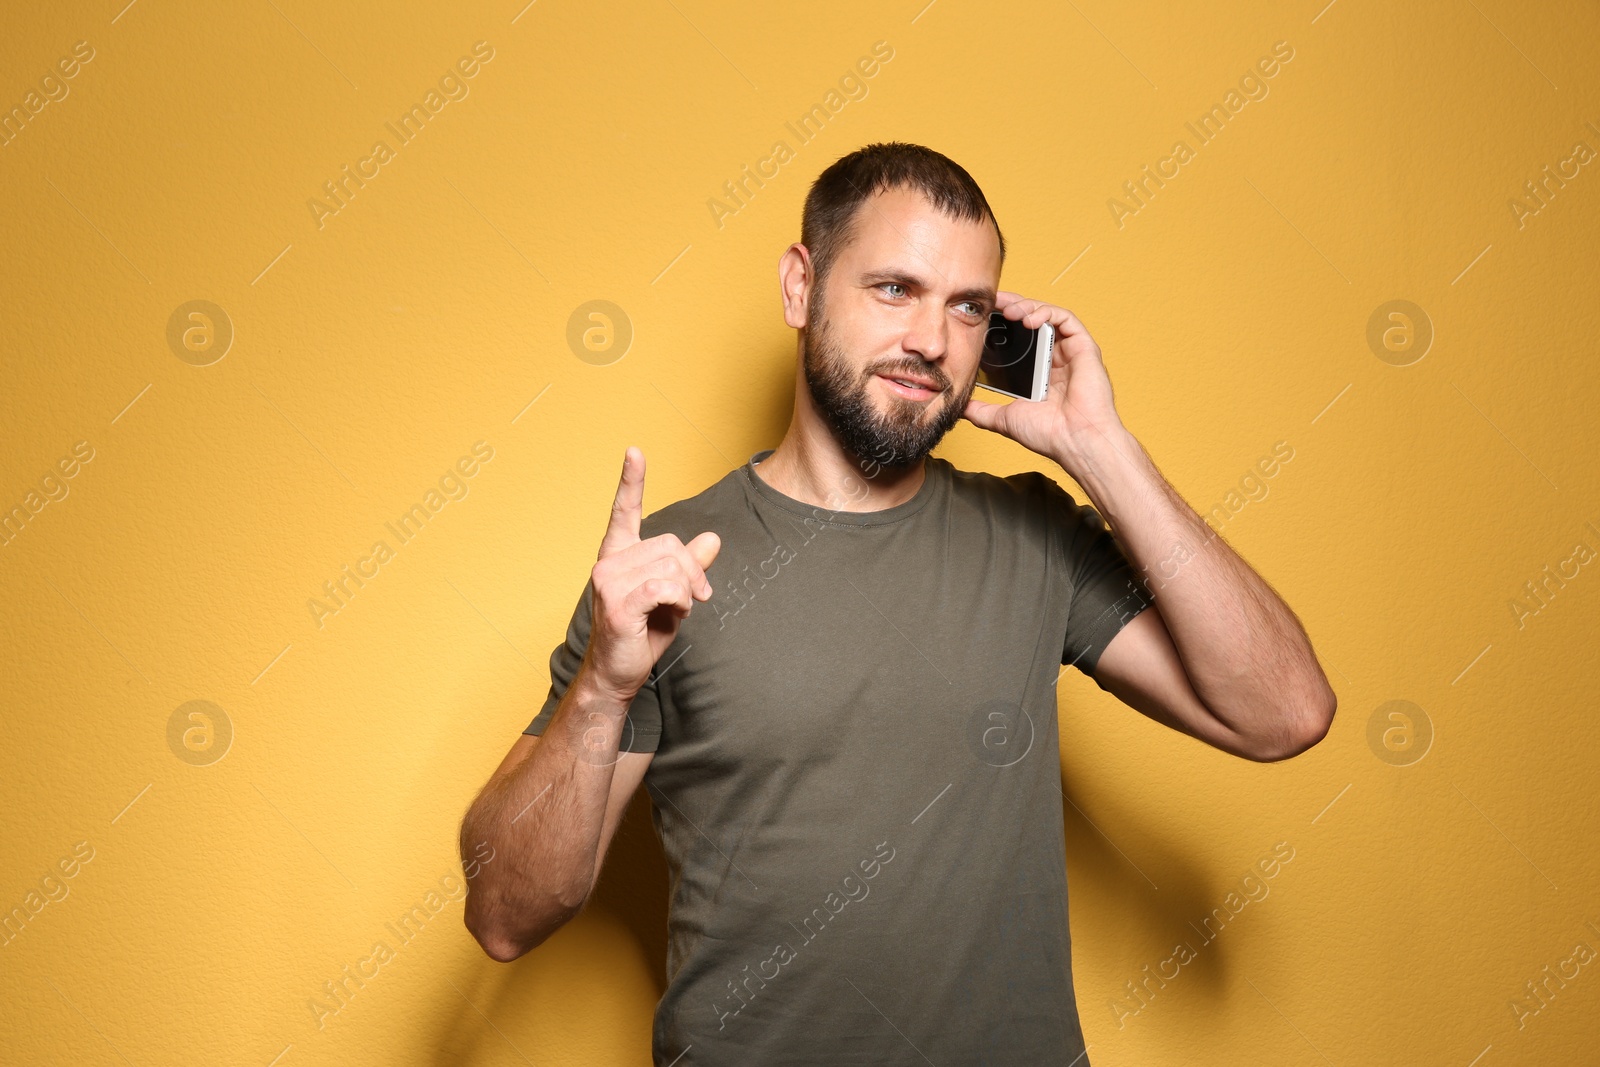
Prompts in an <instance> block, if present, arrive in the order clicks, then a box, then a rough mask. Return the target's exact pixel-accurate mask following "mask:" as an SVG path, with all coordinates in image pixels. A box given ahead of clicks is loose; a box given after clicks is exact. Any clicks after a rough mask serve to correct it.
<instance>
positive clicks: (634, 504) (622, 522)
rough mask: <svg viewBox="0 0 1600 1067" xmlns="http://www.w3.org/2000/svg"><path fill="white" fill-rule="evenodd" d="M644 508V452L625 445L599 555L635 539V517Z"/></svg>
mask: <svg viewBox="0 0 1600 1067" xmlns="http://www.w3.org/2000/svg"><path fill="white" fill-rule="evenodd" d="M643 510H644V453H643V452H641V451H639V450H638V449H637V448H634V447H633V446H632V445H629V446H628V449H627V451H625V452H623V454H622V479H621V480H620V481H619V482H617V498H616V500H615V501H613V502H612V504H611V521H610V522H609V523H607V524H606V535H605V537H604V538H603V539H602V540H601V542H600V558H601V559H605V558H606V557H607V556H609V555H611V554H612V553H613V552H620V551H622V550H623V549H624V548H627V547H628V546H629V545H634V544H638V542H639V518H640V512H642V511H643Z"/></svg>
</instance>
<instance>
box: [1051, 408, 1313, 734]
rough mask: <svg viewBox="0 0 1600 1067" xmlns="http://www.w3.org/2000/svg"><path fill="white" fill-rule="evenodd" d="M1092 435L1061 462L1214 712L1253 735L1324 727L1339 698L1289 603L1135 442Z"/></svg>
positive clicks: (1120, 433) (1122, 434) (1123, 434)
mask: <svg viewBox="0 0 1600 1067" xmlns="http://www.w3.org/2000/svg"><path fill="white" fill-rule="evenodd" d="M1086 436H1087V437H1088V440H1080V441H1078V442H1075V444H1074V445H1073V447H1072V448H1071V450H1070V451H1069V452H1068V453H1067V454H1065V455H1062V456H1059V457H1056V458H1057V461H1058V462H1060V463H1061V466H1062V467H1063V469H1065V470H1067V471H1068V472H1069V473H1070V474H1072V476H1073V477H1074V478H1075V479H1076V480H1077V482H1078V484H1079V485H1081V486H1083V489H1084V491H1085V492H1086V493H1087V494H1088V495H1089V498H1090V502H1091V503H1092V504H1093V505H1094V507H1095V510H1096V511H1098V512H1099V513H1100V515H1101V516H1102V517H1103V518H1104V519H1105V520H1106V522H1107V523H1108V524H1110V526H1111V528H1112V530H1113V531H1114V532H1115V533H1116V535H1117V538H1118V540H1119V541H1120V542H1121V543H1122V545H1123V547H1124V549H1125V551H1126V552H1127V555H1128V558H1129V560H1130V562H1132V563H1133V564H1134V566H1135V568H1136V569H1137V570H1138V571H1139V573H1140V575H1141V581H1142V582H1143V584H1144V585H1145V589H1146V592H1147V593H1148V594H1150V595H1151V596H1152V597H1153V598H1154V599H1155V601H1156V603H1157V604H1158V605H1159V606H1160V611H1161V618H1162V621H1163V622H1164V623H1165V624H1166V627H1167V630H1168V632H1169V633H1170V634H1171V635H1172V642H1173V645H1174V646H1175V647H1176V648H1177V650H1178V654H1179V656H1180V658H1181V659H1182V660H1183V666H1184V672H1185V674H1187V675H1188V678H1189V681H1190V684H1191V685H1192V686H1193V688H1194V691H1195V693H1196V695H1198V696H1199V697H1200V699H1201V700H1202V701H1203V702H1204V703H1205V705H1206V707H1207V709H1208V710H1209V711H1210V712H1211V713H1212V715H1214V716H1215V717H1216V718H1217V719H1218V720H1220V721H1221V722H1222V723H1224V724H1225V725H1227V726H1228V727H1230V728H1231V729H1233V730H1234V731H1236V732H1237V733H1239V734H1241V735H1243V736H1247V737H1261V738H1275V737H1281V736H1282V735H1283V733H1284V731H1285V729H1286V728H1287V729H1290V730H1294V731H1299V730H1300V729H1313V728H1315V727H1316V726H1318V725H1320V722H1319V720H1321V719H1322V718H1323V717H1324V716H1323V709H1327V708H1331V706H1332V703H1333V699H1334V698H1333V692H1332V690H1331V688H1330V687H1329V686H1328V682H1327V679H1326V678H1325V677H1324V675H1323V673H1322V669H1321V667H1320V666H1319V665H1318V663H1317V660H1316V655H1315V653H1314V652H1313V651H1312V648H1311V643H1310V641H1309V640H1308V639H1307V637H1306V634H1305V631H1304V630H1303V629H1302V627H1301V626H1300V622H1299V620H1298V619H1296V618H1295V616H1294V613H1293V612H1292V611H1291V610H1290V609H1289V607H1288V605H1287V604H1285V603H1284V602H1283V600H1282V599H1281V598H1280V597H1279V596H1278V595H1277V594H1276V593H1274V592H1273V591H1272V588H1271V587H1270V586H1269V585H1268V584H1267V583H1266V582H1265V581H1264V580H1263V579H1262V578H1261V577H1260V575H1258V574H1256V572H1255V571H1254V570H1253V569H1251V567H1250V566H1249V565H1248V564H1247V563H1245V562H1244V560H1242V559H1241V558H1239V555H1238V554H1237V553H1236V552H1234V550H1233V549H1232V548H1231V547H1230V546H1229V545H1228V543H1227V542H1226V541H1224V540H1223V539H1222V538H1221V537H1220V536H1219V535H1218V534H1217V533H1216V532H1215V531H1213V530H1212V529H1211V528H1210V527H1209V526H1208V525H1206V523H1205V520H1203V519H1202V518H1200V516H1199V515H1198V514H1196V513H1195V510H1194V509H1193V508H1191V507H1190V506H1189V505H1188V503H1186V502H1185V501H1184V500H1183V498H1182V497H1181V496H1179V495H1178V493H1177V491H1176V490H1174V489H1173V488H1172V486H1171V485H1170V484H1168V482H1167V480H1166V479H1165V478H1164V477H1163V476H1162V475H1161V472H1160V471H1158V470H1157V469H1156V466H1155V463H1154V462H1153V461H1152V460H1151V459H1150V456H1149V454H1148V453H1146V452H1145V450H1144V448H1143V446H1141V445H1140V444H1139V442H1138V440H1136V439H1135V438H1134V437H1133V435H1132V434H1130V433H1128V432H1127V431H1126V430H1125V429H1118V430H1117V431H1116V432H1114V433H1111V434H1098V433H1092V434H1088V435H1086Z"/></svg>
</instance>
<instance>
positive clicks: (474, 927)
mask: <svg viewBox="0 0 1600 1067" xmlns="http://www.w3.org/2000/svg"><path fill="white" fill-rule="evenodd" d="M462 919H463V921H464V922H465V923H466V927H467V932H468V933H469V934H471V935H472V939H473V940H474V941H476V942H477V943H478V947H479V948H481V949H483V951H484V954H485V955H487V956H488V957H489V958H490V959H492V960H494V961H495V962H496V963H510V962H511V961H512V960H515V959H518V958H520V957H522V956H523V955H525V954H527V952H528V950H529V949H530V948H532V947H533V946H531V945H526V944H523V943H522V942H520V941H519V940H517V939H516V938H514V937H512V936H511V934H510V932H509V931H508V930H507V929H506V928H505V924H504V923H496V922H491V921H490V920H489V919H487V918H485V917H484V916H483V915H482V914H481V913H480V909H477V908H474V907H473V906H472V900H471V898H470V897H469V898H468V900H467V906H466V908H465V909H464V914H463V916H462Z"/></svg>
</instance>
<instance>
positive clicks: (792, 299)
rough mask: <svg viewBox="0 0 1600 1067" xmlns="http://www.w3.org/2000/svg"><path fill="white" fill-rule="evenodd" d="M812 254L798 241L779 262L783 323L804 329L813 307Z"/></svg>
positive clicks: (787, 249) (786, 251)
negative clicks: (808, 313)
mask: <svg viewBox="0 0 1600 1067" xmlns="http://www.w3.org/2000/svg"><path fill="white" fill-rule="evenodd" d="M811 279H812V273H811V253H810V251H809V250H807V248H806V246H805V245H803V244H801V243H800V242H798V241H796V242H795V243H794V244H792V245H790V246H789V247H788V248H786V249H784V252H783V255H782V257H781V258H779V260H778V289H779V291H780V293H781V294H782V296H783V321H784V322H786V323H788V324H789V326H790V327H792V328H794V329H796V330H800V329H804V328H805V325H806V321H807V312H808V311H809V310H810V306H811Z"/></svg>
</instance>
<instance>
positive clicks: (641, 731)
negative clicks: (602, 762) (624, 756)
mask: <svg viewBox="0 0 1600 1067" xmlns="http://www.w3.org/2000/svg"><path fill="white" fill-rule="evenodd" d="M593 617H594V582H593V581H592V580H590V581H588V582H585V583H584V586H583V595H582V596H580V597H579V598H578V606H577V608H576V609H574V611H573V613H572V621H571V622H570V623H568V624H567V636H566V640H564V641H562V642H561V644H559V645H557V646H556V647H555V651H553V652H551V653H550V692H549V694H548V695H547V696H546V697H545V698H544V707H543V708H541V709H540V711H539V714H538V715H537V716H535V717H534V720H533V721H532V722H531V723H529V724H528V728H527V729H526V730H524V731H522V732H523V733H525V734H543V733H544V730H545V727H546V726H548V725H549V724H550V720H551V719H552V718H553V717H554V716H555V713H556V707H557V705H559V704H560V703H561V698H562V696H564V695H565V694H566V691H567V687H568V686H570V685H571V684H572V679H573V678H574V677H575V676H576V675H577V673H578V667H579V666H580V665H581V664H582V663H583V653H584V650H585V649H587V648H588V647H589V627H590V624H591V621H592V619H593ZM664 684H666V681H665V679H660V680H657V679H654V678H652V679H651V680H650V681H648V682H646V683H645V684H644V686H643V687H642V688H641V689H640V690H639V692H638V694H637V695H635V696H634V698H633V703H632V704H630V705H629V706H628V719H627V722H626V724H625V725H624V726H623V728H622V738H621V740H620V742H619V743H618V748H619V750H620V751H623V752H654V751H655V750H656V745H657V744H658V743H660V740H661V698H660V693H659V691H658V686H660V685H664Z"/></svg>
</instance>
